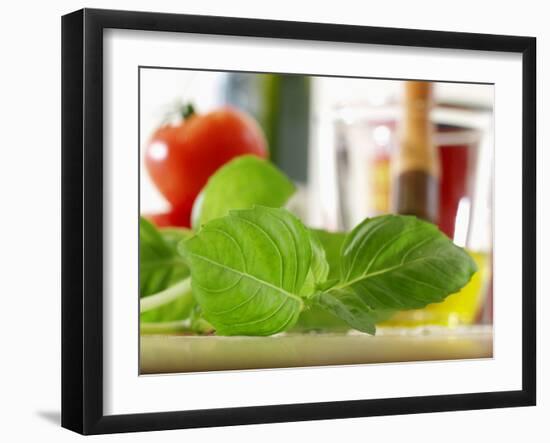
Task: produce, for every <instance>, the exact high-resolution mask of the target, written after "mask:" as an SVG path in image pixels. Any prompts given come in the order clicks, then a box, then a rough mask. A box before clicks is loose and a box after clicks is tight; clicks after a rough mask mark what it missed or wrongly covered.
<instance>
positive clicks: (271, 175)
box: [192, 155, 295, 229]
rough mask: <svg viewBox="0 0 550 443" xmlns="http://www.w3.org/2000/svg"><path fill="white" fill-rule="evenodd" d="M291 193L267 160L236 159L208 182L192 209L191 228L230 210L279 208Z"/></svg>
mask: <svg viewBox="0 0 550 443" xmlns="http://www.w3.org/2000/svg"><path fill="white" fill-rule="evenodd" d="M294 191H295V187H294V184H293V183H292V182H291V181H290V180H289V179H288V178H287V177H286V176H285V175H284V174H283V173H282V172H281V171H279V169H277V168H276V167H275V166H274V165H272V164H271V163H269V162H268V161H266V160H262V159H261V158H259V157H256V156H253V155H244V156H240V157H237V158H236V159H234V160H232V161H230V162H228V163H226V164H225V165H224V166H222V167H221V168H220V169H218V171H216V173H215V174H214V175H212V177H210V179H209V180H208V182H207V184H206V185H205V187H204V188H203V190H202V192H201V195H200V196H199V198H197V200H196V202H195V205H194V207H193V217H192V218H193V227H194V228H195V229H198V228H199V227H200V226H202V225H203V224H205V223H207V222H209V221H210V220H213V219H215V218H218V217H223V216H224V215H227V213H228V212H229V211H230V210H232V209H249V208H252V207H253V206H255V205H262V206H268V207H273V208H279V207H281V206H284V205H285V203H286V202H287V200H288V199H289V198H290V196H291V195H292V194H294Z"/></svg>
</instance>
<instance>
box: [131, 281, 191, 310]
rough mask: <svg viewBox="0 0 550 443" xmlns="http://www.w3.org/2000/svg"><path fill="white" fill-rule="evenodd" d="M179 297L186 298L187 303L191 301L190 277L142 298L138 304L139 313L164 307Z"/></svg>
mask: <svg viewBox="0 0 550 443" xmlns="http://www.w3.org/2000/svg"><path fill="white" fill-rule="evenodd" d="M180 297H186V298H188V299H189V301H191V300H192V297H193V296H192V294H191V277H188V278H186V279H185V280H182V281H180V282H178V283H176V284H175V285H173V286H170V287H169V288H167V289H165V290H163V291H160V292H157V293H156V294H153V295H149V296H147V297H143V298H142V299H141V300H140V302H139V312H140V313H141V314H143V313H144V312H147V311H150V310H152V309H155V308H158V307H160V306H163V305H166V304H168V303H170V302H172V301H174V300H176V299H178V298H180Z"/></svg>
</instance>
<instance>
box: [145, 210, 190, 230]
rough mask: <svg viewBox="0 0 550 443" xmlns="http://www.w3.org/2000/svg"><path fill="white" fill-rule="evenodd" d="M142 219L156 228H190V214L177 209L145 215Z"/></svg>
mask: <svg viewBox="0 0 550 443" xmlns="http://www.w3.org/2000/svg"><path fill="white" fill-rule="evenodd" d="M144 217H145V218H146V219H147V220H149V221H150V222H152V223H153V224H154V225H155V226H156V227H158V228H169V227H172V226H182V227H185V228H189V227H191V225H190V221H189V220H190V219H191V214H189V213H188V212H184V211H181V210H177V209H172V210H170V211H168V212H160V213H157V214H145V215H144Z"/></svg>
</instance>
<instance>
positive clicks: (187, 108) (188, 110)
mask: <svg viewBox="0 0 550 443" xmlns="http://www.w3.org/2000/svg"><path fill="white" fill-rule="evenodd" d="M180 114H181V117H182V118H183V119H184V120H185V119H187V118H189V117H191V116H192V115H193V114H195V107H194V106H193V105H192V104H191V103H187V104H186V105H183V106H182V107H181V110H180Z"/></svg>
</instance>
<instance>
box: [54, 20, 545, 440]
mask: <svg viewBox="0 0 550 443" xmlns="http://www.w3.org/2000/svg"><path fill="white" fill-rule="evenodd" d="M535 60H536V40H535V38H532V37H517V36H499V35H484V34H466V33H453V32H439V31H423V30H411V29H389V28H376V27H360V26H347V25H337V24H319V23H299V22H282V21H270V20H252V19H242V18H229V17H209V16H190V15H176V14H160V13H148V12H126V11H108V10H95V9H84V10H80V11H76V12H74V13H71V14H68V15H66V16H64V17H63V19H62V126H63V127H62V144H63V146H62V162H63V164H62V173H63V177H62V187H63V192H62V199H63V203H62V220H63V226H62V242H63V245H62V253H63V263H62V269H63V275H62V282H63V291H62V425H63V426H64V427H66V428H68V429H71V430H73V431H76V432H79V433H82V434H101V433H114V432H131V431H149V430H161V429H178V428H191V427H209V426H228V425H238V424H251V423H272V422H282V421H300V420H318V419H329V418H346V417H361V416H377V415H390V414H412V413H423V412H434V411H454V410H465V409H483V408H498V407H514V406H529V405H534V404H535V402H536V373H535V368H536V355H535V350H536V341H535V340H536V337H535V330H536V325H535V320H536V316H535V304H536V303H535V300H536V276H535V262H536V176H535V172H536V143H535V140H536V137H535V131H536V118H535V116H536V104H535V99H536V94H535V84H536V81H535V73H536V69H535Z"/></svg>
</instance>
